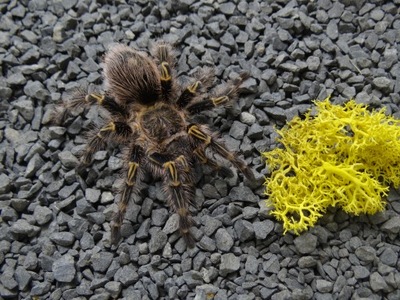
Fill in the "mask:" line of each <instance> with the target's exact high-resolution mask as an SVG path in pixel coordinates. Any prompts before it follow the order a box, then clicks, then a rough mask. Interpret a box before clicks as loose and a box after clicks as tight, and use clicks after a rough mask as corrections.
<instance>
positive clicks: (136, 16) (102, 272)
mask: <svg viewBox="0 0 400 300" xmlns="http://www.w3.org/2000/svg"><path fill="white" fill-rule="evenodd" d="M160 38H162V39H163V40H165V41H167V42H170V43H173V44H174V45H175V47H176V54H177V64H176V67H177V74H178V75H179V76H180V77H181V79H182V80H187V78H188V76H190V74H192V72H194V71H196V69H198V67H201V66H211V67H214V68H215V73H216V79H217V80H216V83H221V82H225V81H227V80H228V79H233V78H236V77H237V76H238V74H239V73H240V72H241V71H242V70H246V71H248V72H250V75H251V77H250V79H249V80H247V81H246V82H245V83H244V84H243V93H244V94H243V95H242V96H241V98H240V99H239V100H238V101H237V103H235V104H234V105H233V106H232V107H230V108H218V109H215V110H213V111H210V112H204V113H202V114H200V115H199V116H198V117H197V119H198V121H199V122H200V121H201V122H205V123H207V124H209V125H210V126H211V127H212V128H213V129H215V130H219V131H220V132H221V136H222V139H223V140H224V142H225V144H226V145H227V147H228V148H229V149H230V150H232V151H237V152H239V153H241V156H242V158H244V159H245V161H246V162H247V164H248V165H249V166H250V167H251V168H252V170H253V171H254V173H255V176H256V179H257V180H256V182H248V181H247V180H244V179H243V176H242V174H240V173H239V172H237V171H236V169H233V168H232V170H233V172H234V173H235V175H234V177H233V178H223V177H218V176H214V175H213V174H212V173H211V172H210V170H208V169H207V168H201V167H199V168H197V169H196V176H197V178H196V180H197V181H196V182H197V183H196V198H195V203H196V205H197V208H196V209H195V211H196V212H195V213H194V215H195V221H196V223H197V226H196V227H195V228H193V233H194V236H195V238H196V240H197V246H196V247H195V248H194V249H187V248H186V246H185V243H184V241H183V240H182V238H180V236H179V234H178V233H177V230H176V229H177V218H176V215H171V214H170V212H169V210H168V208H167V206H166V203H165V197H164V195H163V194H162V187H161V184H160V182H152V181H151V180H149V178H146V180H145V182H144V188H143V192H142V194H141V196H140V197H134V199H132V201H131V203H130V206H129V208H128V212H127V215H126V219H125V221H124V226H123V227H122V235H123V237H124V238H123V240H122V242H121V243H120V244H119V246H118V247H117V248H115V247H111V246H110V244H109V238H110V233H109V232H110V220H111V218H112V214H113V212H114V211H115V210H116V200H117V199H119V198H118V197H119V196H116V195H117V193H116V190H117V188H118V186H119V184H120V182H121V179H120V175H119V173H120V171H121V170H122V169H123V160H122V155H121V152H120V150H119V149H118V148H114V149H110V150H108V151H100V152H98V153H96V155H95V157H94V163H93V165H92V166H91V167H90V168H87V169H86V172H85V173H84V176H80V175H78V173H77V171H76V167H77V166H78V165H79V155H78V154H79V152H80V151H81V150H82V148H83V145H84V143H85V142H86V138H85V128H88V127H89V126H90V124H91V123H98V122H99V121H100V120H101V113H99V111H98V110H97V109H96V108H95V107H93V108H91V109H89V110H86V111H80V114H74V115H73V116H70V117H69V118H68V119H67V120H66V122H65V124H63V126H53V125H50V124H49V123H48V122H49V117H50V112H51V110H52V109H53V107H54V105H55V103H57V102H59V101H60V100H61V99H64V98H66V97H67V96H68V94H69V93H70V92H71V91H73V90H74V89H75V88H78V87H84V88H86V89H88V90H90V91H99V90H101V83H102V75H101V71H102V56H103V55H104V53H105V51H106V50H107V49H108V48H109V46H110V45H111V44H113V43H115V42H121V43H124V44H127V45H131V46H134V47H136V48H139V49H141V50H145V51H147V49H148V47H149V45H150V43H151V42H153V41H155V40H156V39H160ZM399 57H400V1H399V0H394V1H379V0H370V1H366V0H343V1H333V0H315V1H309V0H299V1H295V0H293V1H282V0H280V1H261V0H254V1H240V0H233V1H224V0H222V1H209V0H201V1H194V0H178V1H166V0H162V1H147V0H137V1H133V0H126V1H124V0H115V1H106V0H98V1H89V0H83V1H78V0H59V1H46V0H34V1H17V0H11V1H10V0H0V211H1V218H0V299H55V300H57V299H76V300H80V299H90V300H102V299H104V300H106V299H196V300H206V299H215V300H216V299H219V300H223V299H240V300H253V299H272V300H280V299H317V300H322V299H343V300H344V299H372V300H374V299H377V300H378V299H388V300H395V299H400V271H399V270H400V260H399V251H400V238H399V232H400V216H399V215H400V202H399V199H400V195H399V194H398V192H397V191H395V190H392V191H391V192H390V194H389V196H388V197H387V210H386V211H385V212H382V213H379V214H376V215H374V216H359V217H353V216H349V215H347V214H345V213H343V212H342V211H340V210H337V209H330V210H329V211H328V212H327V213H326V216H325V217H323V218H322V219H321V220H320V221H319V222H318V225H317V226H315V227H314V228H312V229H311V230H309V231H308V232H306V233H304V234H302V235H301V236H294V235H292V234H290V233H289V234H286V235H285V236H283V235H282V231H283V230H282V225H281V224H280V223H279V222H277V221H276V220H275V219H273V218H272V217H271V216H269V215H268V208H267V207H265V202H264V197H265V196H264V194H263V192H264V187H263V185H262V183H263V178H264V176H265V175H268V174H269V170H268V168H267V167H266V166H265V164H264V162H263V161H262V160H261V158H260V151H265V150H269V149H271V147H274V146H275V144H276V141H275V139H276V137H277V135H276V132H275V126H276V127H278V128H279V127H281V126H282V125H284V124H285V122H286V121H287V120H290V119H292V118H293V117H294V116H296V115H298V114H301V113H303V112H305V111H306V110H308V109H309V108H310V107H311V106H312V100H314V99H319V100H322V99H324V98H326V97H327V96H328V95H330V94H331V95H332V99H333V101H334V102H335V103H337V104H339V103H343V102H344V101H346V100H347V99H350V98H354V99H356V101H357V102H360V103H365V104H368V105H370V106H372V107H374V108H380V107H386V109H387V113H389V114H393V115H395V116H397V117H399V116H400V113H399V103H400V63H399ZM197 174H198V175H197Z"/></svg>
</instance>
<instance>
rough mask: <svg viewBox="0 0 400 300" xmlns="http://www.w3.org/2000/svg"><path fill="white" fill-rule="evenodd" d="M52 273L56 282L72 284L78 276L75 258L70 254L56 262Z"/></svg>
mask: <svg viewBox="0 0 400 300" xmlns="http://www.w3.org/2000/svg"><path fill="white" fill-rule="evenodd" d="M52 271H53V274H54V279H55V280H57V281H59V282H72V281H73V280H74V278H75V274H76V269H75V262H74V258H73V257H72V256H71V255H69V254H66V255H64V256H63V257H61V258H60V259H58V260H56V261H55V262H54V264H53V267H52Z"/></svg>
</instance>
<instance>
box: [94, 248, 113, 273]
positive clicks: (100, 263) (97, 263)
mask: <svg viewBox="0 0 400 300" xmlns="http://www.w3.org/2000/svg"><path fill="white" fill-rule="evenodd" d="M113 258H114V254H113V253H110V252H98V253H94V254H93V255H92V257H91V258H90V262H91V264H92V267H93V270H94V271H95V272H100V273H104V272H105V271H107V269H108V267H109V266H110V265H111V262H112V261H113Z"/></svg>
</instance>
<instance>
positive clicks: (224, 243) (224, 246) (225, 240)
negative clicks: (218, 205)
mask: <svg viewBox="0 0 400 300" xmlns="http://www.w3.org/2000/svg"><path fill="white" fill-rule="evenodd" d="M215 244H216V246H217V248H218V249H219V250H220V251H223V252H228V251H230V250H231V248H232V247H233V244H234V240H233V238H232V236H231V235H230V234H229V232H228V231H227V230H226V229H225V228H219V229H218V230H217V232H216V233H215Z"/></svg>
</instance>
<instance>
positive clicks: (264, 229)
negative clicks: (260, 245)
mask: <svg viewBox="0 0 400 300" xmlns="http://www.w3.org/2000/svg"><path fill="white" fill-rule="evenodd" d="M253 225H254V226H253V227H254V233H255V237H256V239H259V240H263V239H265V238H266V237H267V236H268V235H269V234H270V233H271V232H272V231H273V230H274V227H275V225H274V222H272V221H271V220H265V221H261V222H260V221H256V222H254V223H253Z"/></svg>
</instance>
